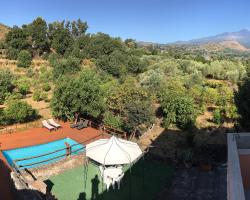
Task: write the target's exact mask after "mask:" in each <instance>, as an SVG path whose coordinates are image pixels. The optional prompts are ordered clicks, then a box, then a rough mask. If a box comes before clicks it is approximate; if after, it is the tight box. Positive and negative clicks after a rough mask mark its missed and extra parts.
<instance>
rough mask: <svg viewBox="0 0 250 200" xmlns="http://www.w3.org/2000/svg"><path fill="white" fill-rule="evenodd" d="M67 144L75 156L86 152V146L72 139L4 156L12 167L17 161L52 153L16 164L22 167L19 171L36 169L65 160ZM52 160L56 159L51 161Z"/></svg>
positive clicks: (15, 150) (27, 148) (11, 152)
mask: <svg viewBox="0 0 250 200" xmlns="http://www.w3.org/2000/svg"><path fill="white" fill-rule="evenodd" d="M65 143H68V144H69V145H70V146H71V152H72V154H74V155H76V154H78V153H80V152H83V151H84V150H85V146H84V145H82V144H79V143H77V142H76V141H75V140H72V139H70V138H65V139H61V140H56V141H54V142H49V143H46V144H40V145H35V146H29V147H24V148H17V149H11V150H6V151H3V155H4V156H5V158H6V160H7V161H8V163H9V164H10V165H11V166H12V165H13V161H14V160H16V159H23V158H29V157H34V156H40V155H43V154H48V153H51V154H48V155H44V156H41V157H36V158H31V159H27V160H22V161H17V162H16V164H17V165H18V166H20V167H19V169H24V168H34V167H38V166H41V165H45V164H49V163H53V162H55V161H58V160H61V159H63V158H65V154H66V153H67V150H66V149H64V148H66V145H65ZM72 145H73V146H72ZM60 149H62V150H60ZM55 151H56V152H55ZM52 152H53V153H52ZM52 158H54V159H53V160H49V159H52ZM32 163H34V164H32ZM35 163H36V164H35ZM25 165H26V166H25Z"/></svg>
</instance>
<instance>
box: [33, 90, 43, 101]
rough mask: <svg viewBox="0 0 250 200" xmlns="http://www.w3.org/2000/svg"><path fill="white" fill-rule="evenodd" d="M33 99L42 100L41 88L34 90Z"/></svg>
mask: <svg viewBox="0 0 250 200" xmlns="http://www.w3.org/2000/svg"><path fill="white" fill-rule="evenodd" d="M33 100H34V101H41V100H42V98H41V91H40V90H35V91H34V92H33Z"/></svg>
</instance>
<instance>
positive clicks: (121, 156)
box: [86, 136, 143, 165]
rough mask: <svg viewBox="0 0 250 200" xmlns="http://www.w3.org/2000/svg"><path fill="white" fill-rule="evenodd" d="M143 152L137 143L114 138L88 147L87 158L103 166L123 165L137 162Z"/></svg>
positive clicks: (96, 142)
mask: <svg viewBox="0 0 250 200" xmlns="http://www.w3.org/2000/svg"><path fill="white" fill-rule="evenodd" d="M142 154H143V153H142V151H141V149H140V147H139V146H138V144H137V143H134V142H130V141H127V140H123V139H120V138H117V137H115V136H112V137H111V138H109V139H99V140H96V141H94V142H92V143H90V144H87V145H86V156H87V157H89V158H91V159H92V160H95V161H96V162H98V163H100V164H102V165H123V164H129V163H133V162H134V161H136V160H137V159H138V158H139V157H140V156H141V155H142Z"/></svg>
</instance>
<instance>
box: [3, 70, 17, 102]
mask: <svg viewBox="0 0 250 200" xmlns="http://www.w3.org/2000/svg"><path fill="white" fill-rule="evenodd" d="M12 81H13V75H12V74H11V72H10V71H7V70H0V104H2V103H3V102H4V101H5V98H6V97H7V95H8V94H9V93H11V92H12V90H13V88H14V86H13V84H12Z"/></svg>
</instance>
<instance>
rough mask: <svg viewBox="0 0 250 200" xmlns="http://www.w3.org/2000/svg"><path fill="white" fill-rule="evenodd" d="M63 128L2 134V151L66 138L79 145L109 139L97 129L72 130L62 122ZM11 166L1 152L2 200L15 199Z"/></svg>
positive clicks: (0, 138) (0, 178) (0, 140)
mask: <svg viewBox="0 0 250 200" xmlns="http://www.w3.org/2000/svg"><path fill="white" fill-rule="evenodd" d="M60 124H61V125H62V128H60V129H59V130H57V131H52V132H49V131H48V130H47V129H45V128H32V129H28V130H25V131H20V132H14V133H11V134H9V133H2V134H0V147H1V151H3V150H8V149H15V148H21V147H27V146H33V145H39V144H43V143H48V142H52V141H55V140H60V139H64V138H71V139H73V140H75V141H76V142H78V143H83V144H85V145H86V144H87V143H89V142H91V141H94V140H96V139H99V138H104V137H109V136H108V134H105V133H103V132H102V131H101V130H98V129H97V128H95V127H88V128H85V129H83V130H76V129H72V128H70V124H69V123H63V122H60ZM10 172H11V166H10V165H9V163H8V162H7V161H6V159H5V157H4V156H3V154H2V152H0V188H1V191H3V192H1V194H0V199H5V200H8V199H13V196H12V191H11V180H10Z"/></svg>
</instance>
